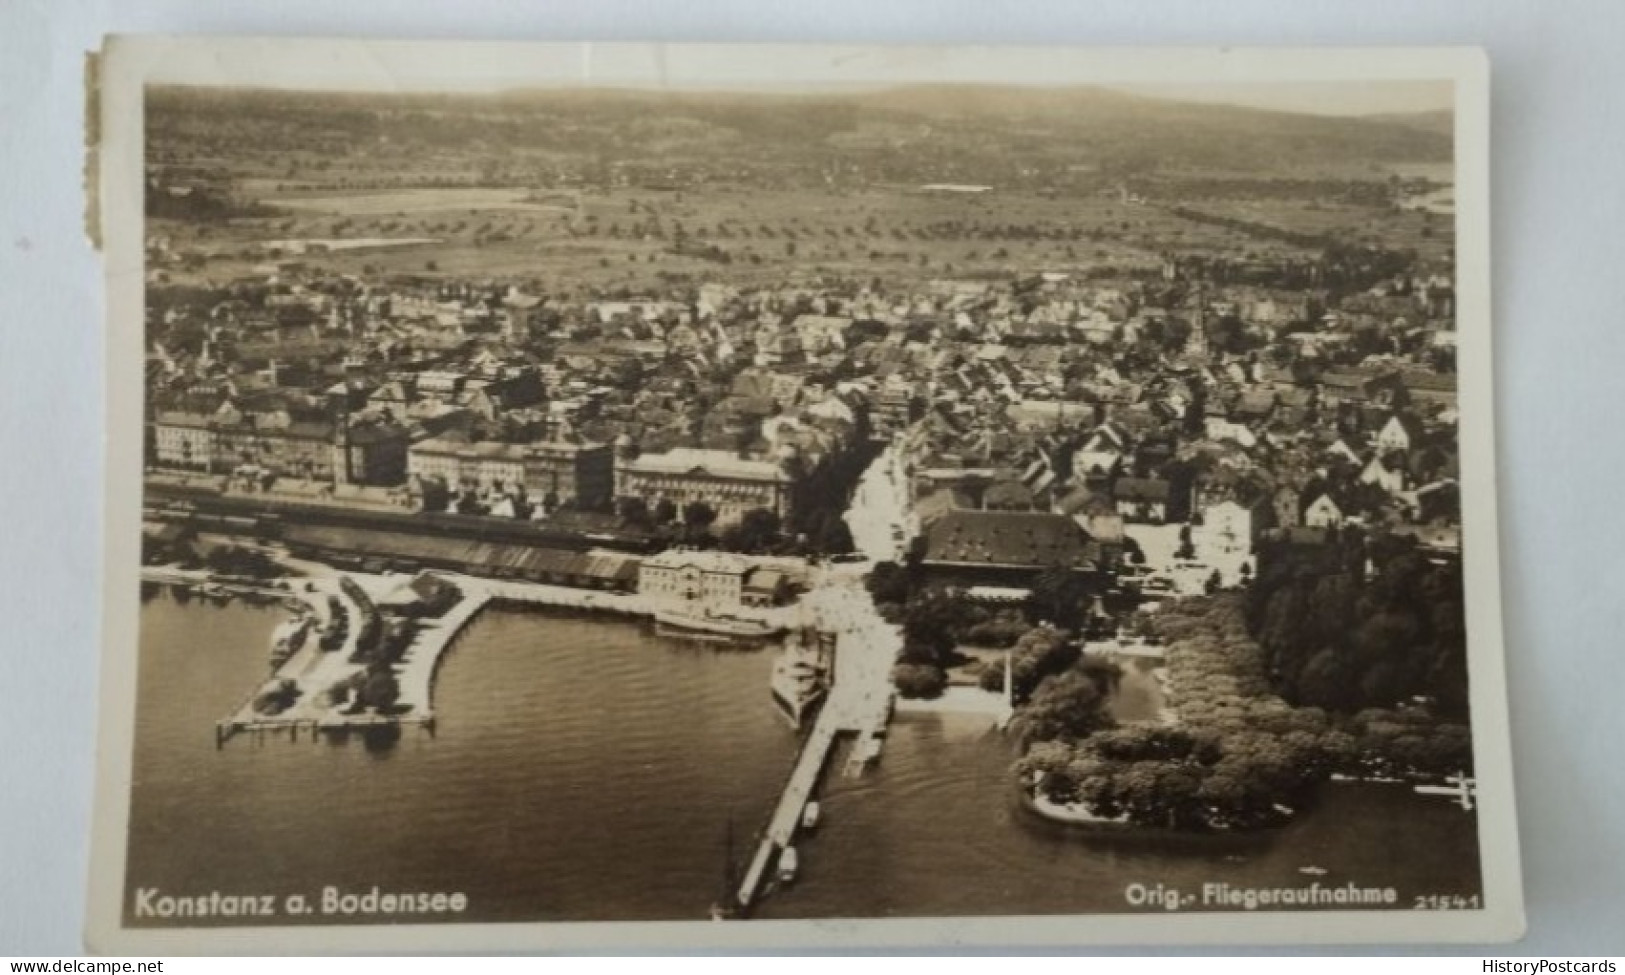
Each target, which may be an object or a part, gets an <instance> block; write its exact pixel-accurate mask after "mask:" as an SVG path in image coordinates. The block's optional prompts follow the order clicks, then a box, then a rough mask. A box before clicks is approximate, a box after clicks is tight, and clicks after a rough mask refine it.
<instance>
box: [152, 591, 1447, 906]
mask: <svg viewBox="0 0 1625 975" xmlns="http://www.w3.org/2000/svg"><path fill="white" fill-rule="evenodd" d="M281 618H282V614H281V611H280V610H276V609H267V608H259V607H252V606H245V605H242V604H240V603H236V604H231V605H228V606H215V605H210V604H204V603H199V602H197V601H195V600H194V601H193V602H191V603H190V604H188V605H181V604H179V603H176V602H174V601H172V600H171V599H170V598H169V597H167V596H161V597H159V598H157V599H154V600H152V601H150V602H149V603H147V604H146V605H145V606H144V607H143V610H142V661H141V667H140V688H139V703H138V708H139V716H138V719H137V720H138V729H137V742H136V752H135V775H136V783H135V789H134V794H133V796H132V824H131V834H130V851H129V860H128V863H129V878H128V879H129V883H128V884H127V888H128V889H131V890H133V889H135V888H136V887H143V886H145V887H157V888H160V889H161V890H163V891H164V892H166V893H170V894H177V895H195V894H199V893H201V894H207V893H209V892H210V891H214V890H218V891H221V892H222V893H233V892H240V893H273V894H278V895H286V894H290V893H306V894H315V893H317V892H319V891H320V889H321V888H322V887H324V886H328V885H333V886H337V887H340V888H344V889H346V890H365V889H367V888H369V887H371V886H372V885H374V884H377V885H379V886H381V887H383V888H384V889H386V890H391V889H395V890H430V891H432V890H444V891H462V892H464V893H466V894H467V896H468V900H469V909H468V912H467V913H466V914H464V915H461V917H460V919H463V920H476V919H477V920H550V919H568V920H586V919H663V918H669V919H697V918H701V917H703V916H704V915H705V913H706V910H707V908H708V907H709V905H710V904H711V902H712V901H713V900H714V899H715V898H716V896H717V894H718V892H719V890H720V889H721V887H722V880H723V876H724V873H725V860H726V858H725V855H724V849H725V834H726V833H727V824H728V822H729V820H730V819H732V820H733V821H734V822H735V824H736V830H735V831H736V833H737V844H736V847H737V848H736V851H735V852H736V856H737V857H738V858H740V859H743V858H744V857H745V856H746V854H747V852H748V851H747V849H746V847H747V845H748V839H749V836H750V834H752V833H753V832H754V830H755V828H756V826H757V825H759V823H760V822H761V820H762V818H763V817H764V816H765V815H766V814H767V812H768V810H769V808H770V806H771V804H772V801H773V799H774V795H775V790H776V789H777V788H778V786H779V785H780V783H781V782H782V780H783V778H784V777H785V775H786V774H787V773H788V771H789V767H790V763H791V761H792V759H793V756H794V750H795V745H796V739H795V736H794V734H793V732H792V731H791V729H790V728H789V727H788V725H787V724H786V723H785V722H784V721H783V720H782V718H780V717H779V715H778V714H777V712H776V711H775V709H774V707H773V705H772V703H771V700H770V698H769V696H768V693H767V679H768V670H769V668H770V666H771V651H767V650H755V651H740V650H737V649H734V650H730V649H719V648H718V647H717V646H715V645H710V644H701V643H690V642H687V641H681V640H674V639H671V638H669V637H666V636H662V635H659V634H656V633H655V632H653V631H652V630H651V629H649V628H648V627H646V626H642V625H639V624H635V623H631V622H626V621H620V620H615V619H613V618H605V617H586V616H567V615H555V614H546V615H543V614H537V613H516V612H507V611H494V610H493V611H488V612H487V613H486V614H485V615H483V616H482V617H481V618H480V619H479V620H477V621H476V622H475V623H474V624H473V625H472V626H471V627H470V628H469V630H468V631H467V632H466V633H465V635H464V636H463V637H462V638H461V639H460V641H459V642H458V643H457V645H456V646H455V647H454V648H453V649H452V650H451V652H450V653H449V654H448V655H447V656H446V658H445V660H444V661H443V663H442V665H441V669H440V674H439V678H438V682H437V685H436V697H435V703H436V710H437V712H438V715H439V722H438V728H437V730H436V733H435V734H434V735H432V736H431V735H429V734H427V733H425V732H422V731H419V730H416V729H409V730H407V731H405V732H404V733H403V734H402V735H401V736H400V738H399V739H398V740H396V741H393V742H376V741H375V742H368V741H367V740H365V739H363V738H362V737H360V736H353V737H349V738H344V739H339V740H332V741H330V740H325V739H324V740H321V741H317V742H313V741H311V740H309V739H308V738H306V739H301V740H299V741H297V742H294V741H290V740H289V739H288V738H287V737H286V736H285V735H270V736H266V737H264V738H256V737H253V736H238V737H237V738H234V739H233V740H231V741H229V742H227V743H226V744H225V746H224V747H223V748H219V749H217V748H216V747H215V743H214V739H213V723H214V721H215V720H216V719H218V718H220V717H223V716H224V715H225V714H227V713H228V712H230V711H231V710H232V709H233V708H234V707H235V706H237V705H238V704H239V703H241V701H242V699H243V697H245V696H246V695H247V694H248V693H249V691H250V690H251V689H252V688H253V687H254V686H255V685H256V684H257V683H258V682H259V681H261V680H262V679H263V678H264V677H265V675H266V673H267V644H268V640H269V636H270V632H271V629H272V627H274V626H275V625H276V623H277V622H278V621H279V620H280V619H281ZM1147 678H1148V675H1147ZM1135 686H1140V685H1135ZM1142 689H1143V690H1145V691H1147V693H1148V694H1149V691H1150V688H1149V686H1146V687H1142ZM1151 703H1152V702H1151V701H1150V700H1149V699H1148V700H1146V701H1143V702H1141V706H1151ZM1010 761H1011V755H1010V753H1009V750H1008V745H1007V743H1006V742H1005V741H1004V739H1003V738H1002V737H1000V736H999V735H998V734H996V733H994V732H992V731H991V729H990V728H989V727H988V723H987V719H986V718H982V717H974V716H949V717H935V716H909V717H904V718H901V719H899V721H898V722H897V723H896V724H895V725H894V726H893V729H892V733H891V738H890V740H889V742H888V744H887V747H886V752H885V755H884V757H883V759H882V762H881V765H880V766H879V767H878V768H877V769H875V770H874V771H872V772H870V773H869V774H868V775H867V776H865V777H863V778H862V779H847V778H844V777H842V776H841V774H840V765H839V763H834V764H833V765H832V768H833V771H832V773H831V775H830V777H829V780H828V783H827V787H826V791H827V795H826V798H825V802H824V809H825V822H824V823H823V824H822V825H821V826H820V827H819V829H818V831H817V833H816V835H814V836H811V837H808V838H806V839H804V840H803V841H802V843H801V845H802V847H803V857H802V874H801V877H800V878H799V879H798V881H797V883H796V884H795V885H794V886H793V887H791V888H789V889H787V890H783V891H778V892H776V893H775V894H774V896H772V897H771V898H769V899H768V900H767V901H765V902H764V904H763V906H762V910H761V912H760V913H761V914H763V915H765V916H772V917H796V916H808V917H822V916H842V915H845V916H888V915H899V916H901V915H911V914H912V915H952V914H969V913H1052V912H1054V913H1059V912H1073V911H1088V910H1127V909H1129V908H1128V906H1127V905H1126V904H1125V903H1124V898H1123V890H1124V887H1125V886H1126V885H1127V884H1128V883H1131V882H1135V881H1143V882H1147V883H1156V882H1159V881H1160V882H1165V883H1173V884H1186V885H1197V884H1200V883H1201V882H1204V881H1210V880H1222V881H1227V882H1230V883H1234V884H1281V883H1291V884H1298V883H1307V882H1309V880H1310V879H1312V878H1310V877H1308V876H1307V875H1305V874H1302V873H1300V872H1299V871H1300V868H1302V867H1305V866H1313V867H1317V868H1320V869H1324V870H1326V871H1327V872H1326V874H1325V875H1323V876H1318V877H1317V878H1313V879H1319V880H1320V881H1321V882H1322V883H1329V884H1340V883H1343V882H1346V881H1349V880H1353V881H1355V882H1357V883H1360V884H1368V885H1377V884H1381V885H1390V884H1391V885H1394V886H1396V887H1398V888H1400V891H1401V893H1402V895H1404V898H1405V904H1404V905H1403V906H1409V900H1408V898H1409V897H1410V896H1412V895H1416V894H1425V893H1462V894H1468V893H1472V892H1473V891H1476V890H1477V889H1478V867H1477V856H1476V846H1475V844H1476V840H1475V831H1474V828H1473V817H1472V816H1470V815H1468V814H1466V813H1463V812H1462V811H1461V810H1460V809H1458V808H1456V807H1454V806H1451V805H1448V804H1447V803H1445V802H1443V801H1441V800H1436V799H1434V800H1425V799H1419V798H1417V797H1415V796H1413V795H1411V794H1409V793H1408V792H1406V791H1405V790H1403V789H1399V788H1395V787H1380V786H1334V787H1330V788H1328V789H1327V790H1326V793H1325V799H1324V801H1323V803H1322V805H1321V807H1320V808H1319V809H1317V810H1316V811H1315V812H1314V813H1313V814H1312V815H1310V816H1307V817H1305V818H1304V819H1303V820H1302V821H1301V822H1299V823H1297V824H1295V825H1294V826H1292V827H1289V828H1288V829H1286V830H1285V831H1282V832H1281V833H1278V834H1273V835H1270V836H1267V837H1259V838H1256V839H1253V840H1249V841H1247V842H1246V843H1244V844H1242V845H1240V846H1230V845H1225V846H1223V847H1222V848H1221V847H1216V846H1214V845H1213V844H1211V843H1197V844H1194V845H1192V844H1189V843H1170V842H1168V841H1166V840H1164V839H1161V838H1158V839H1152V840H1145V839H1141V840H1138V841H1133V842H1125V841H1124V840H1122V839H1111V840H1102V839H1100V838H1098V837H1097V838H1091V837H1089V836H1087V835H1083V834H1079V833H1078V832H1076V831H1074V830H1070V829H1067V828H1064V827H1058V826H1054V825H1052V824H1049V823H1046V822H1043V821H1040V820H1038V819H1036V818H1035V817H1033V816H1032V815H1031V814H1029V813H1027V812H1026V811H1024V810H1023V809H1021V808H1020V806H1019V804H1018V803H1016V802H1015V801H1014V797H1013V796H1012V793H1011V790H1010V788H1009V779H1008V773H1007V769H1008V766H1009V763H1010ZM321 919H322V918H319V917H318V918H315V920H321ZM194 923H195V922H194Z"/></svg>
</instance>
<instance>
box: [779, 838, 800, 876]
mask: <svg viewBox="0 0 1625 975" xmlns="http://www.w3.org/2000/svg"><path fill="white" fill-rule="evenodd" d="M800 869H801V858H800V857H798V856H797V855H796V848H795V847H793V846H787V847H785V848H784V852H782V853H780V854H779V883H781V884H789V883H794V882H795V879H796V873H797V872H798V871H799V870H800Z"/></svg>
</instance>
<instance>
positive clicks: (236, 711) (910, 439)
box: [89, 38, 1523, 953]
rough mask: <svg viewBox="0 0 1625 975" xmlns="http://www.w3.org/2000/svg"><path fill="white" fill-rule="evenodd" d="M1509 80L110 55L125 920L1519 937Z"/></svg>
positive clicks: (1198, 53)
mask: <svg viewBox="0 0 1625 975" xmlns="http://www.w3.org/2000/svg"><path fill="white" fill-rule="evenodd" d="M1487 72H1488V67H1487V65H1486V63H1485V60H1484V58H1483V56H1482V55H1481V54H1480V53H1479V52H1476V51H1471V50H1458V49H1433V50H1424V49H1415V50H1338V49H1330V50H1296V51H1295V50H1222V51H1221V50H1196V49H1190V50H1136V49H1117V50H1088V49H1065V48H1024V49H1000V48H901V47H899V48H834V47H801V46H724V45H663V44H646V45H638V44H630V45H599V44H590V45H589V44H579V45H570V44H552V45H526V44H477V43H426V42H412V43H407V42H359V41H353V40H352V41H323V40H287V39H282V40H255V39H246V38H239V39H218V38H215V39H210V38H187V39H178V38H116V39H113V40H111V41H110V42H109V43H108V45H107V47H106V50H105V51H104V52H103V53H102V55H101V56H100V58H99V59H98V60H97V62H96V64H95V66H94V70H93V72H92V75H93V78H94V79H95V81H94V84H93V86H92V96H93V97H92V103H91V111H92V118H93V122H94V123H96V124H93V125H92V126H91V127H90V131H91V132H92V135H91V137H90V141H91V144H90V146H89V150H90V152H91V156H92V161H93V164H94V165H93V166H92V167H91V171H92V172H93V173H98V174H99V175H98V176H97V177H96V181H95V182H94V183H93V185H92V186H91V190H92V191H93V192H92V193H91V204H92V208H93V212H92V214H91V219H92V223H93V226H95V227H97V228H99V229H100V231H101V233H102V235H103V240H104V246H105V255H106V261H107V282H108V285H107V286H108V308H109V330H108V345H109V356H108V363H109V366H108V369H109V400H108V402H109V417H108V422H109V438H108V497H107V511H108V517H107V560H106V589H105V620H106V623H105V625H106V639H105V642H106V647H105V660H104V669H103V678H102V695H103V699H102V704H103V709H102V733H101V758H100V762H101V766H100V782H99V794H98V799H97V808H96V820H97V822H96V832H95V838H94V854H93V857H94V870H93V877H92V882H91V889H90V912H89V913H90V931H89V939H90V943H91V945H92V946H93V947H95V948H97V949H101V950H109V951H114V950H116V951H120V952H143V953H182V952H211V953H217V952H263V951H278V950H298V951H313V950H314V951H341V950H342V951H358V950H359V951H407V952H412V951H470V950H516V951H517V950H570V949H581V948H630V947H639V948H672V949H677V948H686V949H695V948H699V949H717V950H726V949H735V950H737V949H744V948H764V947H791V948H794V947H800V948H827V947H844V948H862V947H870V946H882V945H913V946H920V947H930V946H939V947H940V946H956V945H973V944H991V945H1004V946H1012V947H1019V946H1038V945H1055V944H1080V945H1081V944H1103V943H1118V944H1136V945H1155V944H1164V943H1176V942H1227V943H1252V942H1299V943H1307V942H1331V943H1349V942H1361V941H1458V942H1459V941H1469V940H1471V941H1486V940H1506V939H1510V938H1514V937H1516V936H1518V935H1519V933H1520V932H1521V930H1522V924H1523V921H1522V917H1523V907H1522V894H1521V889H1520V880H1519V863H1518V853H1517V850H1518V846H1517V833H1516V827H1515V820H1514V808H1513V791H1512V777H1511V776H1512V770H1511V766H1510V754H1509V748H1508V733H1507V725H1506V688H1505V681H1504V676H1503V666H1502V645H1501V625H1500V619H1499V596H1498V568H1497V546H1496V506H1495V474H1494V471H1495V466H1494V449H1493V444H1494V437H1493V428H1492V420H1493V408H1492V407H1493V401H1492V394H1491V352H1490V340H1491V331H1492V326H1491V317H1490V309H1489V294H1490V287H1489V278H1488V274H1489V236H1488V232H1489V230H1488V213H1487V209H1488V166H1489V159H1488V146H1489V142H1488V102H1487V99H1488V93H1487Z"/></svg>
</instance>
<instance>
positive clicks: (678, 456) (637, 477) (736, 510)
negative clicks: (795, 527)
mask: <svg viewBox="0 0 1625 975" xmlns="http://www.w3.org/2000/svg"><path fill="white" fill-rule="evenodd" d="M790 488H791V478H790V475H789V474H788V473H786V472H785V470H784V468H783V467H781V466H780V465H779V464H776V463H774V462H772V461H766V460H746V459H743V458H741V457H739V456H738V455H737V454H733V453H730V452H729V451H726V450H695V449H690V448H686V447H685V448H679V449H676V450H669V451H667V452H665V453H663V454H643V455H642V456H639V457H630V458H621V459H619V460H617V461H616V464H615V497H617V498H641V499H643V501H644V502H645V503H647V504H648V505H649V506H650V507H651V508H652V507H654V506H655V505H656V504H658V503H659V502H661V501H663V500H664V501H670V502H672V503H673V504H675V505H677V507H678V508H679V509H681V508H682V507H683V506H684V505H687V504H691V503H693V502H695V501H703V502H705V503H706V504H708V505H710V506H711V507H712V508H713V509H715V511H716V513H717V520H716V524H718V525H729V524H734V523H737V522H738V521H739V520H740V519H741V518H742V517H744V514H745V512H747V511H749V510H751V509H752V508H765V509H767V510H768V511H771V512H773V513H774V514H776V515H778V516H779V518H780V519H781V520H783V519H787V518H789V516H790Z"/></svg>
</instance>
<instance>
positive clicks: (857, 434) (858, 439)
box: [786, 411, 880, 555]
mask: <svg viewBox="0 0 1625 975" xmlns="http://www.w3.org/2000/svg"><path fill="white" fill-rule="evenodd" d="M879 452H880V445H879V444H876V443H873V442H871V441H870V439H869V425H868V418H867V416H866V415H865V414H864V413H862V412H861V411H860V412H859V414H858V423H857V427H856V428H855V429H854V430H853V432H852V440H851V445H850V446H848V447H846V448H845V449H842V450H837V451H834V452H832V453H830V454H828V455H826V456H825V457H823V458H822V459H821V460H820V461H819V462H818V463H817V464H816V465H814V466H813V468H812V469H811V470H808V471H805V472H804V473H803V474H802V475H801V476H800V477H798V478H797V479H796V484H795V487H794V489H793V491H794V494H793V496H792V498H791V505H790V512H791V514H790V518H789V520H788V524H787V525H786V527H787V528H788V529H789V530H790V532H791V533H792V534H795V535H799V536H802V537H804V538H806V539H807V540H808V543H809V544H810V546H811V548H812V551H814V552H817V553H819V554H822V555H842V554H845V553H847V552H850V551H852V532H851V530H850V529H848V528H847V526H846V508H847V504H848V503H849V501H850V499H851V497H852V490H853V488H854V487H856V486H857V483H858V479H859V478H861V477H862V476H863V472H864V471H865V470H867V469H868V467H869V464H870V463H871V462H872V461H873V460H874V459H875V456H876V455H877V454H879Z"/></svg>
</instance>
